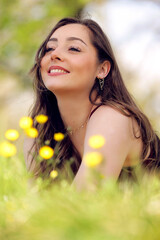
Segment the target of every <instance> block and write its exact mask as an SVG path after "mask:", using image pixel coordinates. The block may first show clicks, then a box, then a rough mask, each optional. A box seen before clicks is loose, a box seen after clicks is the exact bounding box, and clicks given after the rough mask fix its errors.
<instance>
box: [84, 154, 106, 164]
mask: <svg viewBox="0 0 160 240" xmlns="http://www.w3.org/2000/svg"><path fill="white" fill-rule="evenodd" d="M102 161H103V155H102V154H101V153H99V152H90V153H87V154H86V155H85V156H84V163H85V165H87V166H88V167H96V166H97V165H99V164H100V163H101V162H102Z"/></svg>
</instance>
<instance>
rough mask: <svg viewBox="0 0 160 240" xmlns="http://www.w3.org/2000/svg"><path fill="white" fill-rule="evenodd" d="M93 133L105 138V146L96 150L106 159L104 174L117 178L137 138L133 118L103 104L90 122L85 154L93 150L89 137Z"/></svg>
mask: <svg viewBox="0 0 160 240" xmlns="http://www.w3.org/2000/svg"><path fill="white" fill-rule="evenodd" d="M93 135H101V136H103V137H104V138H105V144H104V146H103V147H101V148H100V149H97V150H96V151H99V152H100V153H102V155H103V156H104V159H105V160H106V161H105V162H104V165H103V170H102V172H103V174H104V175H105V176H108V177H115V178H117V177H118V176H119V174H120V171H121V169H122V167H123V165H124V163H125V161H126V159H127V157H128V155H129V154H130V151H131V149H132V146H133V141H134V139H135V138H134V135H133V128H132V118H131V117H127V116H125V115H123V114H122V113H120V112H119V111H118V110H116V109H114V108H112V107H109V106H101V107H99V108H98V109H97V110H96V111H95V112H94V114H92V117H91V118H90V120H89V122H88V125H87V130H86V136H85V142H84V155H85V154H86V153H87V152H90V151H93V149H92V148H91V147H90V146H89V139H90V137H92V136H93Z"/></svg>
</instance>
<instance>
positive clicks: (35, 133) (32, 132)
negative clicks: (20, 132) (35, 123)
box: [25, 127, 38, 138]
mask: <svg viewBox="0 0 160 240" xmlns="http://www.w3.org/2000/svg"><path fill="white" fill-rule="evenodd" d="M25 133H26V135H27V136H28V137H30V138H36V137H38V130H37V129H36V128H33V127H32V128H27V129H25Z"/></svg>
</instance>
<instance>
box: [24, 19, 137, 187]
mask: <svg viewBox="0 0 160 240" xmlns="http://www.w3.org/2000/svg"><path fill="white" fill-rule="evenodd" d="M89 31H90V30H89V29H88V28H87V27H85V26H83V25H80V24H68V25H66V26H63V27H60V28H59V29H57V30H56V31H55V32H54V33H53V34H52V36H51V39H52V41H49V42H48V43H47V48H49V50H48V51H47V52H46V54H45V56H44V57H43V59H42V61H41V75H42V79H43V81H44V84H45V86H46V87H47V88H48V89H49V90H50V91H52V92H53V93H54V94H55V95H56V98H57V102H58V107H59V110H60V113H61V116H62V120H63V122H64V124H65V126H66V127H67V126H70V127H72V129H76V128H77V127H79V126H81V125H82V124H83V123H84V122H85V121H86V119H87V118H88V116H89V114H90V112H91V111H92V110H93V109H94V108H95V106H93V105H92V104H91V103H90V101H89V99H88V96H89V92H90V90H91V88H92V86H93V84H94V81H95V78H96V77H98V78H104V77H105V76H107V74H108V73H109V70H110V63H109V62H108V61H104V62H103V63H101V64H100V63H99V61H98V58H97V52H96V49H95V48H94V46H93V45H92V43H91V39H90V32H89ZM73 37H76V38H78V39H80V40H73V39H72V40H71V38H73ZM69 39H70V40H69ZM53 40H54V41H53ZM75 49H78V50H75ZM51 66H60V67H63V68H65V69H67V71H68V72H69V73H63V74H59V75H57V76H55V75H52V76H51V75H49V74H48V69H49V67H51ZM97 101H99V99H98V100H97ZM133 127H134V128H135V130H136V131H137V132H139V128H138V126H137V124H136V121H135V120H133V121H132V120H131V118H128V117H126V116H124V115H122V114H121V113H120V112H118V111H116V110H115V109H113V108H111V107H108V106H101V107H99V108H98V109H97V110H96V111H95V112H94V114H93V115H92V117H91V118H90V119H89V121H88V123H87V125H86V126H85V127H84V128H81V129H80V130H79V131H78V132H77V133H76V134H74V135H71V136H70V137H71V140H72V142H73V144H74V146H75V147H76V148H77V150H78V151H79V153H80V155H81V157H82V163H81V166H80V168H79V171H78V173H77V175H76V177H75V179H74V183H75V184H76V185H77V187H81V186H82V185H83V184H85V176H86V175H87V168H86V167H85V165H84V161H83V158H84V155H85V154H86V153H87V152H90V151H93V149H91V148H90V146H89V145H88V140H89V138H90V137H91V136H93V135H97V134H98V135H102V136H103V137H104V138H105V139H106V142H105V145H104V146H103V147H102V148H100V149H98V151H99V152H100V153H102V154H103V156H104V159H105V161H104V163H103V167H101V166H100V171H101V172H102V174H103V175H104V176H105V177H106V179H108V178H114V179H117V178H118V176H119V173H120V171H121V169H122V167H123V166H131V165H134V164H135V161H134V159H135V157H136V159H139V158H140V154H141V151H142V140H141V139H136V138H135V137H134V135H133ZM26 145H27V144H26ZM26 151H27V150H25V152H26Z"/></svg>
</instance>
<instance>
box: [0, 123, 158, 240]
mask: <svg viewBox="0 0 160 240" xmlns="http://www.w3.org/2000/svg"><path fill="white" fill-rule="evenodd" d="M29 127H30V128H32V125H31V126H29ZM28 129H29V128H28ZM18 131H19V132H20V133H21V134H20V135H22V134H26V132H25V131H24V130H23V129H21V130H20V129H18ZM11 133H12V132H11ZM11 135H12V134H11ZM4 136H5V134H4ZM12 136H13V135H12ZM20 137H21V136H20ZM31 137H32V136H31ZM64 137H65V136H64V135H62V134H61V133H57V135H55V136H53V138H54V139H57V140H56V141H58V142H59V141H61V140H63V138H64ZM15 140H16V139H15ZM91 140H92V141H91V147H92V148H93V149H97V148H99V147H102V146H103V144H104V141H102V140H103V139H102V138H101V137H100V136H98V138H97V136H94V137H93V138H92V139H91ZM8 141H11V142H12V143H13V139H12V140H10V139H8ZM18 141H19V139H18ZM17 143H18V142H17ZM16 145H17V150H18V151H17V152H18V153H17V154H16V155H14V156H12V157H9V156H6V157H4V156H0V183H1V187H0V213H1V214H0V239H2V240H3V239H6V240H20V239H23V240H28V239H31V240H42V239H48V240H50V239H51V240H52V239H54V240H61V239H64V240H72V239H73V240H82V239H87V240H88V239H89V240H101V239H104V240H106V239H109V240H112V239H113V240H130V239H135V240H142V239H146V240H150V239H157V240H158V239H160V230H159V223H160V179H158V177H156V176H152V177H151V176H150V177H149V176H147V175H146V176H145V175H144V176H143V178H142V175H139V176H138V183H132V184H131V183H130V182H127V181H124V182H121V183H119V184H118V183H116V182H115V181H114V180H110V181H109V180H107V181H106V180H105V178H103V177H101V175H100V174H99V175H95V177H96V179H97V177H98V178H99V181H97V184H96V183H95V185H94V187H93V183H92V182H89V181H91V180H93V177H94V176H93V174H97V172H96V171H95V170H96V169H95V168H96V166H97V165H98V164H100V163H101V161H103V159H101V156H100V159H98V157H96V156H95V154H94V156H89V155H88V161H89V163H90V164H88V165H87V164H86V166H88V168H90V170H91V173H92V175H91V176H92V178H90V180H89V178H88V182H86V184H85V185H84V186H83V188H82V189H81V190H79V189H77V188H76V185H75V184H70V183H68V182H67V181H66V180H65V179H62V180H60V181H59V182H58V183H55V182H54V179H57V177H59V172H57V171H56V169H53V170H52V171H51V173H50V176H49V179H48V180H42V178H41V177H39V178H37V179H36V180H33V178H32V176H31V174H29V173H28V172H27V170H26V166H25V161H24V157H23V153H22V148H21V147H20V148H19V147H18V146H19V145H18V144H16ZM43 147H44V146H43ZM45 147H49V146H45ZM50 150H51V151H52V149H50ZM93 152H94V151H93ZM52 156H54V154H53V155H52V154H50V156H49V157H47V158H46V160H45V161H48V160H50V158H52ZM41 157H42V158H43V159H45V157H46V153H45V154H44V155H43V156H41ZM86 157H87V156H86ZM137 174H138V173H137ZM51 182H52V183H51ZM50 183H51V184H50Z"/></svg>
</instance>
